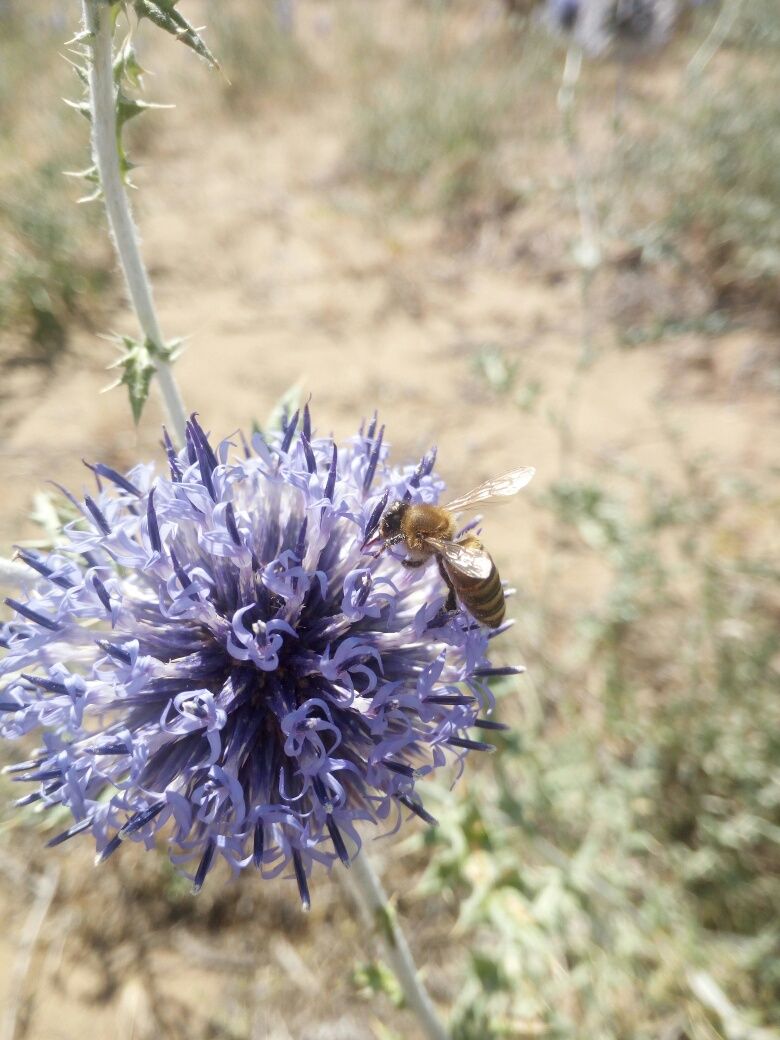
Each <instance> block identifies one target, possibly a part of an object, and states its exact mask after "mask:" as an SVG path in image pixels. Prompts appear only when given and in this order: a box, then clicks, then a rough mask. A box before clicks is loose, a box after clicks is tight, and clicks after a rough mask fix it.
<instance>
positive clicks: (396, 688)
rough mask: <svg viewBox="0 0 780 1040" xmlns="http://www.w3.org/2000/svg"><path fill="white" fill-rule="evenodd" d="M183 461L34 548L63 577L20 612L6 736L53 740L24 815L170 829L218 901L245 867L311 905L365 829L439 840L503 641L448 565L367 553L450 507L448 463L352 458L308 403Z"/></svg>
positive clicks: (354, 448)
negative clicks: (453, 772)
mask: <svg viewBox="0 0 780 1040" xmlns="http://www.w3.org/2000/svg"><path fill="white" fill-rule="evenodd" d="M165 446H166V452H167V457H168V467H169V471H170V475H169V476H162V475H156V474H155V471H154V469H153V467H151V466H137V467H136V468H135V469H133V470H131V471H130V472H129V473H128V474H127V475H124V474H120V473H118V472H116V471H115V470H113V469H111V468H110V467H108V466H105V465H102V464H97V465H94V466H91V467H90V468H91V469H92V471H93V472H94V475H95V477H96V480H97V491H96V493H95V494H94V495H92V496H89V495H87V496H85V498H84V499H83V501H78V500H77V499H76V498H74V497H72V496H68V497H69V498H70V501H71V504H72V505H73V506H74V507H75V509H77V510H78V519H77V520H74V521H72V522H70V523H68V524H66V525H65V527H64V530H63V532H62V544H61V545H59V546H58V547H57V549H56V550H55V551H53V552H51V553H49V554H48V555H38V554H34V553H32V552H29V551H27V550H21V551H20V556H21V558H22V559H23V560H24V561H25V562H26V563H27V564H28V565H29V566H30V567H31V568H32V569H33V570H34V571H36V572H37V574H38V576H39V579H40V580H39V581H38V584H37V585H36V586H35V588H34V590H33V591H32V592H31V593H30V595H29V598H28V599H27V600H26V601H24V602H21V601H17V600H8V601H7V602H8V604H9V605H10V606H11V607H12V608H13V610H14V611H15V617H14V619H13V620H11V621H10V622H8V623H7V624H6V625H5V626H4V628H3V630H2V633H1V635H0V642H1V643H2V645H3V646H4V647H5V648H6V650H5V654H4V657H3V660H2V662H0V734H2V735H3V736H4V737H6V738H8V739H15V738H20V737H26V736H27V735H28V734H31V733H32V732H33V731H37V732H39V733H40V734H41V736H40V739H41V746H40V747H39V749H38V750H37V752H36V753H35V754H34V755H33V756H32V757H31V758H30V759H29V760H28V761H26V762H22V763H20V764H19V765H17V766H14V767H12V772H14V773H15V774H16V779H18V780H20V781H29V782H32V783H35V784H36V785H37V788H36V790H35V791H34V792H33V793H31V794H29V795H28V796H27V797H25V798H23V799H21V800H20V801H21V802H22V803H24V804H30V803H33V802H39V803H42V805H43V806H45V807H55V806H65V807H67V808H68V809H69V810H70V812H71V813H72V815H73V821H74V822H73V824H72V825H71V826H70V827H69V828H68V829H67V830H65V831H64V832H63V833H61V834H59V835H58V836H57V837H56V838H54V839H53V840H52V841H51V842H50V843H49V844H50V845H56V844H59V843H61V842H63V841H65V840H66V839H68V838H70V837H72V836H74V835H76V834H80V833H81V832H83V831H91V832H92V835H93V836H94V839H95V841H96V844H97V849H98V860H104V859H106V858H107V857H108V856H110V855H111V854H112V853H113V852H114V851H115V850H116V849H117V848H118V847H119V846H120V845H121V844H122V842H124V841H126V840H132V841H143V842H144V843H145V844H146V846H147V847H152V846H153V845H154V844H155V841H156V840H157V838H158V835H159V834H162V836H163V837H164V838H165V840H167V843H168V845H169V850H170V855H171V859H172V860H173V862H175V863H176V864H181V865H183V867H186V868H187V869H189V873H188V876H189V877H191V878H192V880H193V881H194V885H195V888H196V889H199V888H200V887H201V885H202V884H203V881H204V879H205V877H206V875H207V873H208V872H209V870H210V869H211V867H212V866H213V865H214V863H215V862H216V860H217V858H218V857H222V858H223V859H225V860H226V861H227V862H228V864H229V865H230V867H231V868H232V869H233V871H234V872H236V873H237V872H239V871H240V870H242V869H243V868H244V867H247V866H250V865H254V866H255V867H256V868H257V869H258V870H259V871H260V872H261V873H262V874H263V876H265V877H272V876H274V875H277V874H279V873H281V872H283V871H290V868H292V870H291V872H292V874H294V876H295V877H296V879H297V882H298V886H299V888H300V894H301V899H302V901H303V903H304V905H305V906H307V905H308V901H309V896H308V883H307V877H308V875H309V874H310V872H311V868H312V865H313V863H314V862H315V861H319V862H321V863H324V864H325V865H327V866H330V865H331V864H332V863H333V862H334V861H335V859H337V858H338V859H340V860H341V861H342V862H343V863H344V864H345V865H349V862H350V860H351V859H352V858H353V857H354V856H355V855H356V854H357V851H358V850H359V848H360V842H361V839H360V833H359V826H360V825H361V824H364V823H366V824H378V823H386V824H387V825H389V826H390V827H392V826H394V825H396V826H397V825H398V824H399V823H400V820H401V818H402V816H403V815H405V812H406V810H409V811H411V812H412V813H414V814H416V815H417V816H419V817H421V818H422V819H423V820H426V821H428V822H434V821H433V820H432V817H431V816H430V815H429V814H428V813H427V812H426V810H425V809H424V808H423V806H422V803H421V801H420V798H419V794H418V790H417V788H418V780H419V779H420V778H421V777H423V776H425V775H426V774H428V773H430V772H431V771H432V770H434V769H436V768H438V767H439V766H442V765H444V764H445V762H446V761H447V760H448V759H449V760H452V759H462V758H463V757H464V756H465V754H466V753H467V752H468V751H469V750H472V749H476V750H484V749H488V748H489V745H487V744H483V743H482V742H481V741H478V740H472V739H471V738H469V736H468V731H469V730H470V729H471V728H472V727H473V726H475V725H479V724H480V721H481V720H480V719H479V718H478V715H479V713H480V711H485V710H490V709H491V707H492V700H491V694H490V690H489V688H488V686H487V678H488V677H489V676H490V675H491V674H493V673H494V672H495V671H499V672H502V673H503V670H500V669H498V670H494V669H491V666H490V663H489V661H488V659H487V656H486V655H487V648H488V640H489V639H490V638H491V636H492V635H494V634H495V633H494V632H487V631H486V630H485V629H484V628H482V627H480V626H479V625H477V624H475V623H474V622H473V620H472V619H471V618H469V617H468V616H467V615H466V614H465V613H464V612H462V611H461V612H459V613H458V614H456V615H455V616H453V615H452V614H448V613H446V612H445V611H444V610H443V604H444V599H445V596H444V593H445V591H446V590H445V589H444V588H443V586H442V582H441V580H440V578H439V575H438V571H437V569H436V567H435V566H431V567H427V568H423V569H419V570H411V569H407V568H404V567H402V566H401V565H400V562H399V560H398V559H397V558H395V557H393V556H392V555H391V554H390V553H386V554H384V555H383V556H381V557H380V558H379V559H373V558H371V557H369V556H366V555H365V554H364V553H362V551H361V546H362V544H363V542H364V541H365V538H366V536H367V534H369V533H371V532H372V530H373V529H375V527H376V524H377V523H378V520H379V517H380V516H381V514H382V511H383V509H384V508H385V506H386V504H387V502H388V501H395V500H397V499H402V498H404V497H407V498H408V499H409V500H411V501H419V502H435V501H436V500H437V499H438V496H439V494H440V492H441V491H442V488H443V484H442V482H441V480H439V478H438V477H436V476H435V474H434V472H433V465H434V454H433V453H431V454H429V455H427V456H426V457H425V458H424V459H423V460H422V462H421V463H420V464H419V465H418V466H417V467H407V468H396V469H393V468H390V467H389V466H388V464H387V459H386V456H387V447H386V445H385V444H384V443H383V428H382V429H380V430H378V431H377V423H376V419H375V420H374V421H373V422H371V423H370V424H369V426H368V428H367V429H365V430H363V429H361V432H360V433H359V434H358V436H356V437H354V438H352V440H351V441H349V443H348V444H347V445H345V446H342V447H337V445H336V444H335V443H334V441H333V440H332V439H330V438H323V437H315V436H314V435H313V433H312V428H311V418H310V415H309V410H308V407H306V408H305V409H304V410H303V413H302V414H299V413H297V412H296V414H295V415H294V416H293V417H292V418H291V419H290V420H289V421H287V422H285V423H284V424H283V426H282V429H281V430H280V431H279V432H278V433H277V434H275V435H274V436H272V437H270V438H269V439H268V440H267V441H266V440H264V439H263V438H262V437H261V436H260V435H259V434H257V435H255V437H254V438H253V440H252V444H251V446H250V445H249V444H247V443H246V442H245V441H243V439H241V441H240V442H239V445H238V446H236V445H234V444H232V443H231V442H229V441H223V442H222V443H221V444H219V445H218V446H217V447H216V448H214V447H212V445H211V443H210V441H209V439H208V437H207V436H206V434H205V433H204V431H203V429H202V428H201V426H200V425H199V424H198V422H197V420H196V419H195V418H194V417H193V418H192V419H191V421H190V422H189V423H188V426H187V442H186V447H185V449H184V450H183V451H181V452H178V453H177V452H176V451H175V450H174V448H173V446H172V445H171V443H170V441H169V440H168V438H167V436H166V438H165ZM502 627H504V626H502ZM496 631H500V629H499V630H496ZM485 725H486V726H487V728H490V727H491V724H490V723H486V724H485ZM492 725H493V726H495V724H492ZM185 872H186V870H185Z"/></svg>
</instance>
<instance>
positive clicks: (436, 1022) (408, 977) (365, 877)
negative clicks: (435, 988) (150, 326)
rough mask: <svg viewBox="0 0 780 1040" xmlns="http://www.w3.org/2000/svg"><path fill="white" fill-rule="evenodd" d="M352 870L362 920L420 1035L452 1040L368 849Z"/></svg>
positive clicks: (357, 857) (436, 1039) (440, 1039)
mask: <svg viewBox="0 0 780 1040" xmlns="http://www.w3.org/2000/svg"><path fill="white" fill-rule="evenodd" d="M351 867H352V869H351V870H350V873H349V880H352V881H354V882H355V886H354V891H355V892H356V893H357V896H358V903H359V905H360V910H361V913H362V915H363V918H364V920H365V922H366V925H367V926H368V927H369V928H370V929H371V930H372V931H373V932H374V934H375V935H377V936H378V937H379V938H380V939H381V941H382V943H383V945H384V948H385V956H386V958H387V961H388V964H389V965H390V967H391V968H392V970H393V974H394V975H395V977H396V978H397V979H398V982H399V984H400V986H401V991H402V992H403V995H404V999H405V1001H406V1005H407V1007H408V1008H409V1010H410V1011H412V1012H413V1013H414V1014H415V1015H416V1016H417V1021H418V1022H419V1023H420V1028H421V1030H422V1033H421V1035H422V1036H425V1037H427V1038H428V1040H449V1033H448V1032H447V1029H446V1027H445V1026H444V1023H443V1022H442V1021H441V1019H440V1018H439V1016H438V1014H437V1012H436V1009H435V1007H434V1006H433V1001H432V1000H431V998H430V995H429V994H428V991H427V990H426V988H425V986H424V985H423V982H422V979H421V978H420V975H419V973H418V971H417V965H416V964H415V963H414V957H413V956H412V951H411V950H410V949H409V944H408V943H407V941H406V936H405V935H404V933H403V931H402V930H401V926H400V925H399V923H398V918H397V917H396V914H395V911H394V910H393V908H392V907H391V906H390V902H389V900H388V898H387V893H386V892H385V890H384V889H383V888H382V882H381V881H380V880H379V878H378V876H377V874H376V872H375V871H374V868H373V867H372V866H371V861H370V860H369V858H368V855H367V853H366V851H365V849H362V850H361V851H360V852H359V853H358V855H357V856H356V857H355V859H354V860H353V861H352V864H351ZM350 888H351V886H350Z"/></svg>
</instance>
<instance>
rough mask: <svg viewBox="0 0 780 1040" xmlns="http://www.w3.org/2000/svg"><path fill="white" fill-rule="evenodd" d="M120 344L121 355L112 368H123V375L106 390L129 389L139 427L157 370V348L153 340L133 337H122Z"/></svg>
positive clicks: (131, 403)
mask: <svg viewBox="0 0 780 1040" xmlns="http://www.w3.org/2000/svg"><path fill="white" fill-rule="evenodd" d="M118 343H119V348H120V352H121V353H120V356H119V358H118V359H117V360H116V361H115V362H114V363H113V365H111V368H121V369H122V375H121V376H120V378H119V379H117V381H116V382H115V383H112V384H111V385H110V386H107V387H106V390H112V389H114V387H117V386H126V387H127V394H128V397H129V399H130V410H131V411H132V413H133V421H134V422H135V424H136V426H137V425H138V423H139V422H140V420H141V415H142V413H143V410H144V405H145V404H146V402H147V400H148V398H149V389H150V387H151V385H152V376H153V375H154V373H155V372H156V370H157V366H156V365H155V362H154V358H155V354H156V351H155V346H154V344H153V343H152V342H151V340H148V339H145V340H137V339H133V338H132V337H131V336H122V337H120V338H119V339H118Z"/></svg>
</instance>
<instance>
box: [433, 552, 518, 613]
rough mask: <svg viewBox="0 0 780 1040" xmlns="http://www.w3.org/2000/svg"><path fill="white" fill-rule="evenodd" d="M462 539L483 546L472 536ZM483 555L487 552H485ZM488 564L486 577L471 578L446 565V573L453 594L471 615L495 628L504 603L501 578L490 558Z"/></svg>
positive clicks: (502, 611)
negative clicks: (488, 568) (453, 591)
mask: <svg viewBox="0 0 780 1040" xmlns="http://www.w3.org/2000/svg"><path fill="white" fill-rule="evenodd" d="M462 541H463V542H464V543H469V544H473V545H475V546H479V548H484V547H483V546H482V545H481V543H480V542H479V541H478V540H477V539H476V538H474V537H473V536H471V537H470V538H464V539H463V540H462ZM485 555H486V556H487V555H489V554H488V553H487V552H486V553H485ZM490 565H491V566H490V574H488V576H487V578H471V577H469V576H468V575H466V574H462V573H461V572H460V571H458V570H456V569H455V567H447V573H448V575H449V578H450V581H451V582H452V586H453V588H454V589H455V595H456V596H457V598H458V599H459V600H460V602H461V603H462V604H463V606H464V607H465V608H466V610H468V612H469V613H470V614H471V615H472V617H473V618H475V619H476V620H477V621H479V623H480V624H482V625H486V626H487V627H488V628H496V627H497V626H498V625H500V624H501V622H502V621H503V620H504V613H505V610H506V604H505V602H504V589H503V587H502V585H501V578H500V576H499V573H498V570H497V568H496V565H495V563H493V560H492V559H491V560H490Z"/></svg>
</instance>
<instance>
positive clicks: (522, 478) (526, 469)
mask: <svg viewBox="0 0 780 1040" xmlns="http://www.w3.org/2000/svg"><path fill="white" fill-rule="evenodd" d="M534 473H536V470H535V469H534V468H533V466H523V467H522V469H513V470H510V472H509V473H504V474H503V475H502V476H500V477H495V478H494V479H493V480H486V481H485V483H484V484H480V485H479V487H475V488H474V490H473V491H469V492H468V493H467V494H465V495H461V497H460V498H455V499H453V500H452V502H448V503H447V505H446V506H445V507H444V508H445V509H449V511H450V512H451V513H461V512H463V510H465V509H476V508H477V507H482V506H484V505H487V504H488V503H491V502H498V501H500V500H501V499H502V498H503V499H507V498H511V497H512V495H516V494H517V492H518V491H520V490H521V489H522V488H524V487H525V486H526V484H528V483H529V482H530V480H531V479H532V478H533V475H534Z"/></svg>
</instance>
